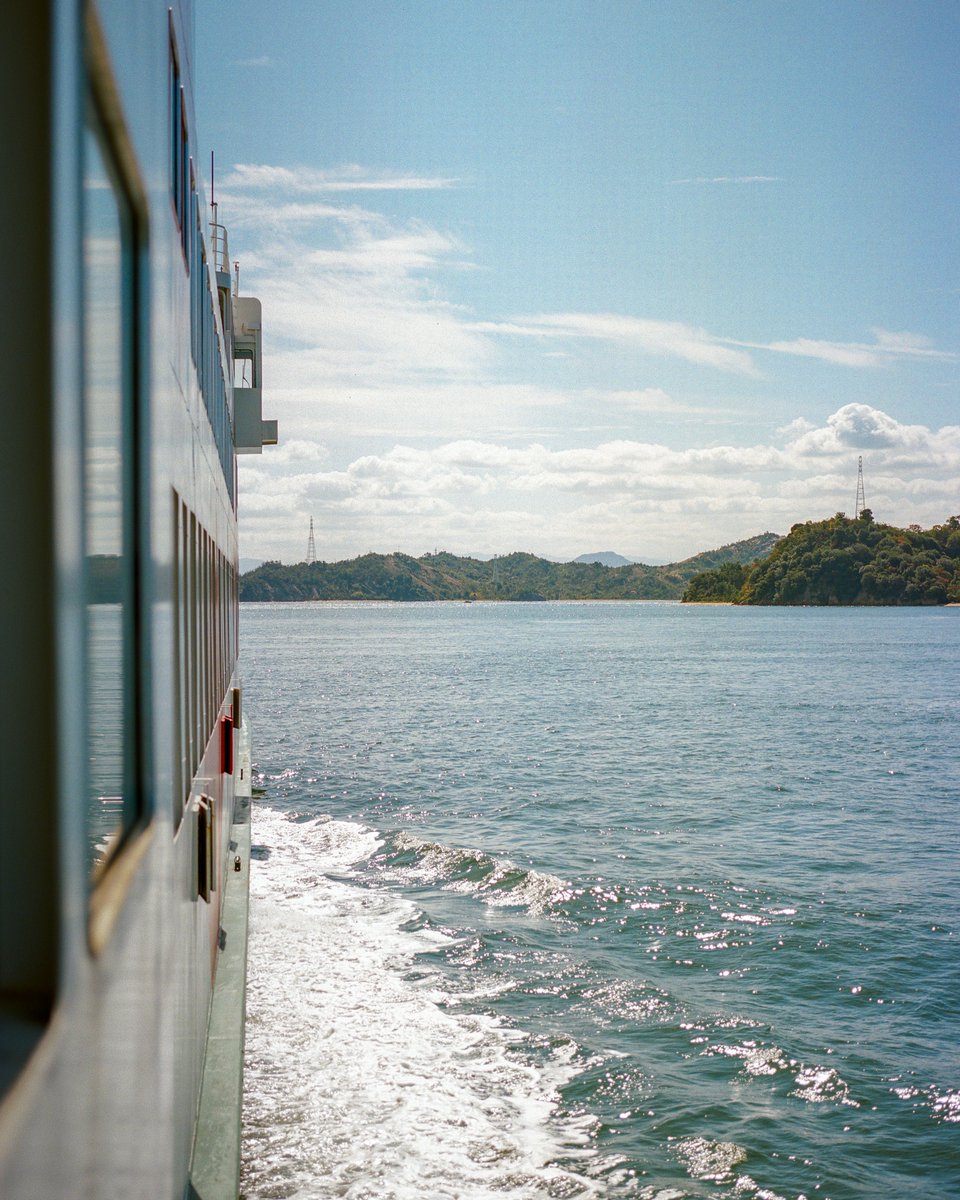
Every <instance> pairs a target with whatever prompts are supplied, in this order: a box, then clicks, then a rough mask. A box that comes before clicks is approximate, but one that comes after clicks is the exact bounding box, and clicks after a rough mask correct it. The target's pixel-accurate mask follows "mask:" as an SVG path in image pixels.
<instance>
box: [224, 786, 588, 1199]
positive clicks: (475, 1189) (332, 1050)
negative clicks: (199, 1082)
mask: <svg viewBox="0 0 960 1200" xmlns="http://www.w3.org/2000/svg"><path fill="white" fill-rule="evenodd" d="M253 835H254V842H255V843H256V844H257V851H256V861H255V867H254V870H253V872H252V876H251V928H250V948H249V972H248V974H249V980H248V997H247V1013H248V1020H247V1058H246V1082H245V1088H246V1097H245V1108H244V1168H243V1194H244V1196H246V1197H247V1198H248V1200H257V1198H262V1200H266V1198H267V1197H280V1196H283V1197H290V1198H292V1197H297V1198H306V1197H320V1196H343V1197H350V1198H353V1200H359V1198H361V1197H378V1198H379V1200H389V1198H392V1197H396V1198H398V1200H399V1198H406V1197H411V1198H412V1197H418V1198H419V1197H423V1196H427V1195H429V1196H431V1197H458V1198H459V1200H470V1198H473V1197H476V1198H478V1200H479V1198H480V1197H489V1196H490V1195H491V1194H496V1195H498V1196H503V1197H521V1196H523V1197H534V1196H538V1195H543V1196H547V1195H550V1196H561V1195H578V1196H588V1195H591V1194H596V1192H595V1187H594V1185H593V1183H592V1182H591V1181H589V1180H588V1179H586V1178H584V1177H582V1176H580V1175H579V1174H576V1175H575V1174H573V1173H572V1172H571V1170H570V1169H569V1166H564V1167H561V1166H559V1165H557V1163H558V1160H559V1159H561V1158H562V1159H563V1161H564V1163H565V1164H569V1163H570V1162H571V1160H574V1161H575V1160H576V1159H577V1158H578V1157H588V1156H589V1154H590V1152H589V1150H588V1149H587V1146H586V1144H587V1142H588V1140H589V1135H588V1132H587V1130H586V1128H585V1127H584V1126H583V1124H582V1123H579V1124H578V1122H577V1121H576V1120H573V1119H570V1118H567V1119H565V1120H563V1121H561V1120H560V1119H559V1118H558V1116H557V1113H556V1109H557V1105H558V1100H559V1090H560V1088H561V1087H562V1086H563V1085H564V1084H565V1083H566V1082H567V1081H568V1080H569V1079H570V1078H571V1077H572V1075H573V1074H575V1069H574V1067H573V1066H572V1065H571V1059H572V1057H573V1056H572V1053H571V1052H570V1050H569V1048H568V1047H563V1046H559V1047H557V1049H556V1051H555V1052H554V1053H552V1054H551V1055H550V1056H549V1058H547V1059H546V1060H544V1059H543V1057H542V1056H541V1057H540V1058H538V1059H537V1060H536V1061H534V1060H533V1058H532V1057H530V1056H526V1055H525V1054H524V1040H525V1039H524V1037H523V1035H521V1034H519V1033H517V1032H516V1031H514V1030H512V1029H511V1028H510V1027H509V1026H506V1025H504V1024H502V1023H500V1022H499V1021H497V1020H496V1019H495V1018H493V1017H491V1016H489V1015H484V1014H468V1013H466V1012H464V1011H462V1009H461V1010H456V1009H455V1008H454V1009H452V1010H448V1009H446V1008H445V1007H444V1004H445V1002H446V1000H447V996H446V994H445V992H444V987H443V981H442V978H441V976H440V975H439V974H437V973H434V972H432V971H431V970H430V969H429V967H427V968H424V965H423V963H424V960H423V959H420V960H419V961H418V962H417V965H416V970H413V969H412V967H413V964H414V960H415V959H417V957H418V956H419V955H422V954H423V953H424V952H425V951H431V950H433V951H436V950H438V949H440V948H441V947H442V946H443V945H444V944H449V943H450V942H451V940H452V939H450V938H448V937H447V936H446V935H444V934H442V933H439V932H437V931H435V930H433V931H431V930H427V929H422V928H421V929H413V928H411V925H415V924H417V922H416V920H415V918H416V917H417V915H418V914H417V910H416V908H415V906H414V905H413V904H412V903H411V902H410V901H409V900H406V899H404V898H403V897H398V896H396V895H393V894H391V893H389V892H387V891H380V890H374V889H370V888H366V887H363V886H362V885H361V884H360V883H358V882H356V881H354V880H351V879H350V878H349V871H350V868H351V866H353V865H354V864H357V863H361V862H364V861H366V860H368V859H369V858H370V856H371V855H372V854H374V853H375V852H377V851H378V850H379V849H381V848H382V843H381V842H380V841H379V839H378V837H377V835H376V834H375V833H374V832H373V831H371V830H369V829H365V828H364V827H362V826H360V825H357V824H355V823H351V822H344V821H335V820H329V819H325V818H312V819H310V820H300V819H298V818H296V817H293V818H291V816H289V815H284V814H281V813H279V812H276V811H271V810H264V809H261V810H258V811H257V812H256V813H255V815H254V826H253ZM411 853H413V854H414V857H415V858H416V859H417V861H419V862H420V863H421V865H422V864H424V863H425V862H427V861H428V860H430V859H431V857H436V853H437V851H436V850H428V849H424V850H422V851H413V850H412V851H411ZM424 869H426V868H424ZM478 869H479V870H480V876H481V879H480V880H479V881H478V882H483V881H490V884H489V886H490V888H491V889H492V888H493V887H495V886H497V885H496V882H494V877H495V876H496V874H497V869H496V867H493V866H491V867H490V869H489V870H487V869H486V864H478ZM345 874H346V875H347V877H346V878H344V875H345ZM331 876H337V877H335V878H332V877H331ZM460 878H461V879H466V878H467V874H466V873H462V874H461V876H460Z"/></svg>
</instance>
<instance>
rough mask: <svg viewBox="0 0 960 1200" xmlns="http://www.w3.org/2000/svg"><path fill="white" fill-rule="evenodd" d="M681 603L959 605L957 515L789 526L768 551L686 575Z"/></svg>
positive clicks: (840, 516) (867, 517)
mask: <svg viewBox="0 0 960 1200" xmlns="http://www.w3.org/2000/svg"><path fill="white" fill-rule="evenodd" d="M682 599H683V600H684V601H685V602H687V603H730V604H789V605H803V604H807V605H929V604H957V603H960V517H956V516H954V517H950V518H949V519H948V520H947V521H945V522H944V523H943V524H942V525H934V526H933V527H932V528H931V529H922V528H921V527H920V526H919V525H910V526H909V527H908V528H906V529H900V528H898V527H897V526H895V525H883V524H881V523H880V522H878V521H875V520H874V517H873V513H872V512H871V511H870V509H868V508H865V509H863V511H862V512H861V513H860V515H859V516H858V517H847V516H846V515H845V514H844V513H837V514H836V515H835V516H833V517H830V518H829V519H828V520H825V521H806V522H804V523H803V524H800V525H794V526H793V528H792V529H791V530H790V532H789V533H788V534H787V536H786V537H785V538H782V539H780V540H779V541H778V542H777V543H776V545H775V546H774V547H773V548H772V549H771V551H770V554H769V555H767V556H765V557H764V558H762V559H759V560H758V561H757V562H754V563H751V564H745V563H743V562H742V561H735V560H730V561H728V562H725V563H721V564H720V565H719V566H718V567H716V568H712V569H709V570H707V571H703V572H699V573H698V574H696V575H694V576H693V577H692V578H691V579H690V582H689V584H688V585H687V587H686V588H685V590H684V592H683V596H682Z"/></svg>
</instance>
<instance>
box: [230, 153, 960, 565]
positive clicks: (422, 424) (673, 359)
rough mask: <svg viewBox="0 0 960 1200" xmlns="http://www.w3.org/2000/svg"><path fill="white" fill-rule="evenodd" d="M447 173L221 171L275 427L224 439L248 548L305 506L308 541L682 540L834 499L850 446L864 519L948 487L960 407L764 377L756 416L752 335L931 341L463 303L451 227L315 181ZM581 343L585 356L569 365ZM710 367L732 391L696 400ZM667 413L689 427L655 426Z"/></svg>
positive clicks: (589, 543)
mask: <svg viewBox="0 0 960 1200" xmlns="http://www.w3.org/2000/svg"><path fill="white" fill-rule="evenodd" d="M454 182H455V181H454V180H452V179H445V178H443V177H440V176H438V177H436V178H432V177H429V176H426V175H423V176H421V175H414V174H411V175H407V176H400V175H397V176H387V175H385V174H383V173H380V174H378V173H376V172H372V171H368V170H366V169H364V168H360V167H348V168H339V169H337V170H335V171H304V170H289V169H287V168H281V167H270V166H265V165H259V166H249V165H247V166H241V167H238V168H237V169H236V170H235V171H234V172H233V173H232V175H230V176H229V177H228V179H227V181H225V182H224V183H223V184H221V187H220V188H219V189H218V194H219V198H220V200H221V204H222V209H221V211H222V213H223V215H224V219H225V220H227V221H228V222H229V223H230V225H231V229H233V228H234V226H236V227H237V229H238V230H239V231H240V236H239V237H238V243H239V242H245V243H247V244H248V245H251V244H252V249H251V252H246V251H245V253H244V261H243V277H242V283H245V284H246V285H247V288H248V289H249V290H252V291H254V292H255V293H256V294H258V295H259V296H260V297H261V299H262V301H263V305H264V318H265V328H264V353H265V361H264V405H265V411H266V414H267V415H268V416H276V417H278V418H279V419H280V431H281V442H280V446H279V447H278V448H276V449H268V450H266V451H265V453H264V454H263V455H262V456H258V457H256V458H255V459H254V458H252V457H251V458H244V459H242V460H241V464H240V473H241V489H240V497H241V499H240V513H241V534H242V541H243V552H244V554H245V555H249V556H255V557H260V558H277V557H280V558H283V559H285V560H287V561H293V560H298V559H300V558H302V556H303V553H304V550H305V547H306V533H307V528H308V523H309V518H310V516H313V517H314V518H315V521H316V528H317V539H318V550H319V551H320V553H321V556H322V557H325V558H331V557H351V556H353V555H355V554H357V553H360V552H363V551H364V550H367V549H382V550H393V549H396V548H397V547H402V548H403V549H405V550H409V551H411V552H415V553H421V552H423V551H424V550H426V549H432V548H434V547H435V546H446V547H447V548H449V549H452V550H456V551H459V552H466V551H474V550H476V551H486V552H503V551H509V550H512V549H516V548H526V549H533V550H535V551H537V552H539V553H545V554H549V555H553V556H556V557H574V556H575V555H576V554H579V553H582V552H583V551H585V550H590V549H595V548H597V547H598V546H610V547H613V548H615V549H618V550H620V552H621V553H625V554H629V555H631V556H634V557H637V558H640V559H647V560H651V559H660V560H663V559H667V558H680V557H683V556H684V555H685V554H689V553H694V552H696V551H697V550H702V549H706V548H708V547H710V546H714V545H720V544H722V543H724V542H729V541H731V540H734V539H735V538H738V537H745V536H749V535H751V534H754V533H757V532H760V531H761V530H763V529H768V528H774V529H778V530H780V531H785V530H786V529H787V528H788V527H789V525H790V524H792V523H793V522H794V521H797V520H804V519H810V518H816V517H822V516H825V515H830V513H832V512H834V511H836V510H837V509H849V508H851V507H852V502H853V494H854V488H855V483H856V456H857V454H858V453H862V454H863V455H864V458H865V471H866V473H867V488H868V501H869V502H870V504H871V507H873V508H874V510H875V512H876V514H877V517H878V519H880V520H890V521H894V522H899V523H908V522H909V521H914V520H916V521H920V522H921V523H930V522H932V521H934V520H942V519H943V518H944V517H945V516H947V515H949V512H950V511H951V510H952V509H954V508H957V507H960V505H958V504H957V503H955V502H954V501H953V500H952V499H951V498H952V497H954V496H956V495H957V492H958V491H960V482H958V481H960V430H958V429H957V428H955V427H947V428H943V429H939V430H933V429H929V428H927V427H925V426H922V425H910V424H903V423H900V422H899V421H898V420H897V419H896V418H895V417H893V416H892V415H890V414H889V413H886V412H884V411H882V410H881V409H879V408H874V407H871V406H870V405H867V404H846V405H842V406H838V407H837V408H836V411H835V412H833V413H832V414H831V415H830V416H829V417H826V418H824V419H822V420H819V421H816V422H814V421H812V420H810V416H809V413H807V414H806V415H805V416H798V417H797V418H796V419H795V420H793V421H791V422H789V423H786V424H784V416H783V412H784V409H783V404H784V401H783V399H782V392H783V388H782V386H778V385H777V383H776V382H775V381H774V382H765V383H764V387H763V391H764V393H765V396H767V395H771V396H772V395H774V394H775V393H777V392H779V393H780V398H779V399H778V401H777V403H778V405H779V407H777V408H776V409H772V410H771V414H770V415H771V416H773V415H775V418H776V421H777V422H778V423H780V424H781V425H783V427H782V428H781V429H780V430H779V432H777V433H775V434H767V433H766V432H765V431H766V429H768V428H769V427H770V426H771V425H772V424H773V421H772V420H769V416H768V415H767V414H764V413H757V405H758V400H757V394H756V393H757V391H758V389H757V388H756V385H755V383H754V382H753V381H755V380H757V379H758V378H760V375H759V371H758V369H757V365H756V363H757V362H758V361H760V355H761V354H764V355H766V356H768V357H767V359H766V360H764V361H765V362H773V363H776V362H777V357H776V356H783V357H781V358H780V359H779V363H780V366H781V367H785V366H786V361H785V360H786V359H788V358H797V357H807V358H816V359H819V360H820V361H822V362H824V363H825V364H827V365H835V366H838V367H844V368H846V367H858V368H875V367H877V366H881V365H884V364H891V363H895V362H910V363H921V362H927V361H934V360H939V361H954V360H955V358H956V356H952V355H950V354H947V353H945V352H941V351H938V350H937V349H936V348H935V347H934V346H933V345H932V343H931V342H930V341H929V339H927V338H924V337H922V336H920V335H917V334H910V333H892V332H888V331H884V330H876V331H874V333H873V341H866V342H862V343H861V342H842V341H823V340H815V339H806V338H788V339H783V340H777V341H771V342H766V343H764V342H756V343H753V342H745V341H736V340H733V339H731V338H729V337H723V336H720V335H718V334H716V333H713V332H711V331H709V330H707V329H704V328H701V327H699V326H697V325H695V324H692V323H688V322H684V321H666V320H659V319H655V318H649V317H636V316H631V315H629V314H627V315H625V314H619V313H615V312H600V313H590V312H553V313H551V312H546V313H537V314H533V315H528V316H522V317H518V318H515V319H513V320H504V321H499V320H490V319H478V317H477V315H476V314H475V313H473V312H472V311H470V310H468V309H466V308H465V307H463V306H461V305H458V304H457V303H455V302H454V299H453V298H452V294H451V290H450V288H451V281H454V280H456V279H457V278H458V277H459V276H460V273H462V272H463V271H464V270H465V269H474V264H473V262H472V261H471V256H470V249H469V247H466V246H464V245H463V244H462V242H461V241H460V240H459V239H458V238H457V237H455V236H454V235H453V234H451V233H450V232H449V231H446V230H444V229H440V228H437V227H435V226H433V225H431V224H429V223H427V222H423V221H413V220H406V221H398V220H390V219H388V218H387V217H385V216H384V215H383V214H382V213H378V212H374V211H370V210H369V209H367V208H364V207H361V206H358V205H354V204H343V205H340V204H338V203H336V202H335V201H334V200H331V199H330V198H329V196H328V194H329V193H338V192H346V191H350V190H354V191H366V192H373V191H375V190H378V189H379V190H383V189H387V188H394V189H395V188H405V189H407V190H418V189H419V190H422V189H425V188H427V187H449V186H452V185H453V184H454ZM585 346H590V347H592V348H593V349H594V350H596V351H597V352H596V353H591V354H587V353H585V352H584V347H585ZM531 350H533V351H534V352H531ZM566 354H569V359H564V358H563V357H561V356H563V355H566ZM547 358H549V359H550V361H545V359H547ZM608 360H615V369H611V370H610V371H607V370H606V362H607V361H608ZM641 360H642V361H641ZM585 362H586V363H587V364H589V369H590V371H591V372H592V374H591V375H590V376H584V375H577V373H576V372H577V370H578V369H580V370H582V369H583V364H584V363H585ZM678 362H679V363H682V364H687V366H686V367H684V369H683V371H680V372H678V373H677V377H678V378H680V379H683V378H685V377H687V376H689V373H690V372H689V365H692V366H694V367H697V368H702V369H703V370H702V371H701V372H700V374H701V375H702V377H703V382H702V383H700V384H698V385H697V389H696V392H695V393H694V394H693V395H684V394H683V393H682V390H681V388H682V384H681V385H680V386H678V385H677V382H676V378H675V377H674V376H672V375H669V374H668V372H669V371H670V369H671V368H673V369H674V370H676V366H675V364H676V363H678ZM718 373H719V376H720V377H721V378H722V379H723V386H724V389H725V393H729V394H724V395H723V396H722V397H721V398H719V399H717V400H714V399H712V395H715V393H711V391H710V389H711V388H712V387H714V386H715V381H716V379H717V378H718ZM744 381H748V382H744ZM737 389H742V391H741V392H740V394H738V391H737ZM721 399H722V401H723V403H722V404H721ZM724 405H727V407H724ZM730 406H732V407H730ZM724 412H726V413H727V414H732V413H736V414H737V415H738V416H740V417H742V418H744V419H743V420H742V421H741V424H740V427H739V429H738V432H739V433H740V436H741V440H742V439H744V438H748V439H749V441H750V444H749V445H742V444H736V438H733V439H732V441H729V442H728V441H724V442H723V443H721V444H711V441H712V440H713V439H712V438H711V437H710V434H709V432H708V431H709V430H710V429H711V428H715V422H713V421H711V422H710V423H708V422H707V421H706V420H704V419H703V418H705V417H707V416H710V417H711V418H715V417H717V416H718V414H721V413H724ZM750 414H757V416H756V419H755V422H754V424H753V425H752V426H751V425H750V424H748V421H749V415H750ZM694 419H695V421H694ZM683 421H686V422H688V424H687V426H686V433H687V436H688V437H693V438H695V439H697V441H698V443H699V444H698V445H695V446H692V447H690V446H688V447H687V448H678V447H677V445H673V444H671V445H667V444H664V441H667V440H669V437H670V434H671V433H672V434H674V435H676V432H677V430H678V428H679V427H680V425H681V422H683ZM691 429H693V430H694V431H693V432H692V433H691V432H690V430H691ZM641 431H642V432H641ZM654 431H657V432H656V433H655V432H654ZM638 433H639V436H638ZM658 438H660V439H662V440H657V439H658ZM321 544H322V546H323V549H321Z"/></svg>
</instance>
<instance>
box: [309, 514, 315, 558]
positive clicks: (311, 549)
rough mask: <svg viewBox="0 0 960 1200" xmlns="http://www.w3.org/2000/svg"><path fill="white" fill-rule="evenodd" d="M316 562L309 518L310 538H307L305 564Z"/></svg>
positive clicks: (311, 521) (311, 525)
mask: <svg viewBox="0 0 960 1200" xmlns="http://www.w3.org/2000/svg"><path fill="white" fill-rule="evenodd" d="M316 561H317V543H316V542H315V541H314V540H313V517H311V518H310V536H309V537H308V538H307V562H308V563H314V562H316Z"/></svg>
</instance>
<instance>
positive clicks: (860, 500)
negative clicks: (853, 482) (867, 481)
mask: <svg viewBox="0 0 960 1200" xmlns="http://www.w3.org/2000/svg"><path fill="white" fill-rule="evenodd" d="M866 507H867V498H866V496H865V495H864V494H863V455H862V454H861V455H860V456H859V458H858V459H857V500H856V503H855V504H854V506H853V516H854V519H855V520H856V518H858V517H859V516H860V514H861V513H862V512H863V510H864V509H865V508H866Z"/></svg>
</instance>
